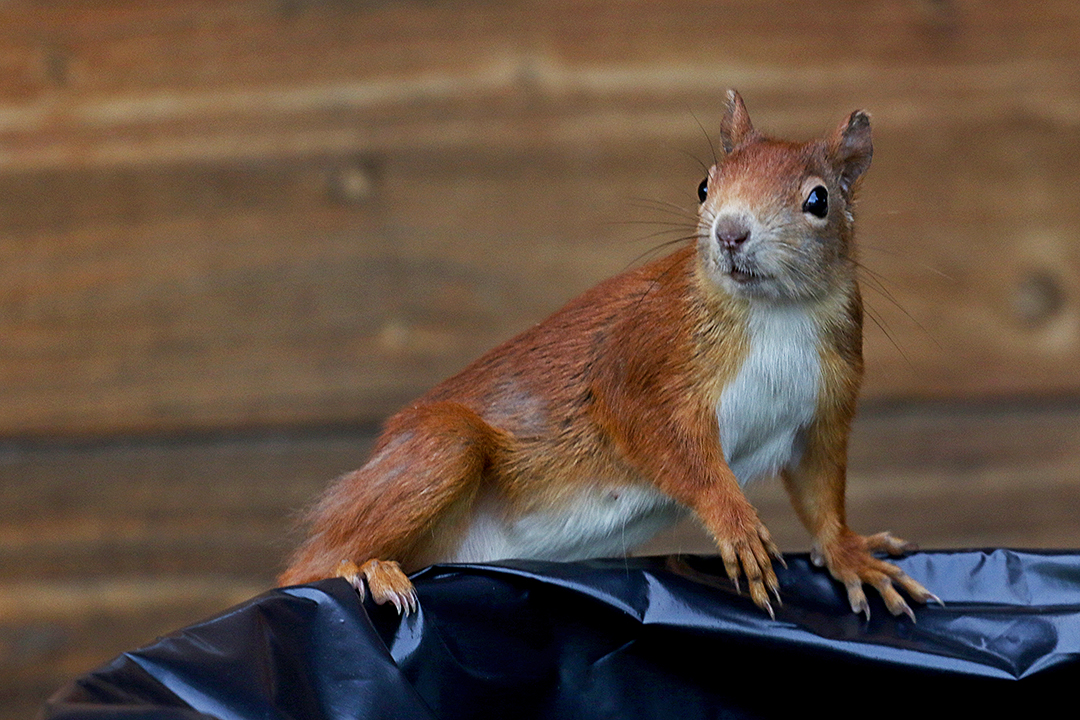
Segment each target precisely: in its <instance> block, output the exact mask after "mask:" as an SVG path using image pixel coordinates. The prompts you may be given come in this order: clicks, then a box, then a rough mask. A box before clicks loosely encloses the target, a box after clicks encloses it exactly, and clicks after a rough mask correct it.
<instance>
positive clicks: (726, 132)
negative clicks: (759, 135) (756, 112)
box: [720, 90, 754, 153]
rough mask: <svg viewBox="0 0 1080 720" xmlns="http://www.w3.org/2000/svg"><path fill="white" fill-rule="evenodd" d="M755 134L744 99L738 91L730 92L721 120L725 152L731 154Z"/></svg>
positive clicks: (721, 133)
mask: <svg viewBox="0 0 1080 720" xmlns="http://www.w3.org/2000/svg"><path fill="white" fill-rule="evenodd" d="M753 132H754V126H753V125H752V124H751V123H750V114H749V113H748V112H746V105H745V104H744V103H743V99H742V97H741V96H740V95H739V93H737V92H736V91H734V90H728V91H727V103H726V104H725V107H724V116H723V117H722V118H721V119H720V141H721V142H722V143H723V144H724V152H725V153H730V152H731V151H732V150H734V149H735V148H737V147H738V146H739V145H741V144H742V143H743V142H745V141H746V140H747V138H749V137H750V135H752V134H753Z"/></svg>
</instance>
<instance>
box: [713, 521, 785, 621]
mask: <svg viewBox="0 0 1080 720" xmlns="http://www.w3.org/2000/svg"><path fill="white" fill-rule="evenodd" d="M750 512H751V514H752V517H751V518H748V519H747V520H746V521H745V522H742V523H738V524H735V525H733V526H732V527H730V528H729V529H728V530H727V531H726V532H724V533H722V534H721V533H716V538H715V539H716V546H717V549H718V550H719V552H720V557H721V558H722V559H723V561H724V570H725V571H726V572H727V575H728V577H729V578H731V581H732V582H733V583H734V584H735V589H736V590H739V578H740V577H742V576H743V575H745V576H746V584H747V586H748V588H749V591H750V599H751V600H753V601H754V604H755V605H757V606H758V607H759V608H761V609H762V610H764V611H765V612H767V613H769V617H771V618H774V619H775V618H776V613H774V612H773V608H772V604H771V603H770V601H769V593H770V592H771V593H772V595H773V597H774V598H775V600H776V604H777V605H780V604H782V603H781V601H780V582H779V581H778V580H777V579H776V573H775V572H774V571H773V567H772V560H773V558H775V559H776V561H777V562H779V563H780V564H781V565H784V564H785V563H784V558H783V556H782V555H781V554H780V550H779V548H777V547H776V544H775V543H774V542H773V541H772V537H771V536H770V535H769V531H768V530H767V529H766V528H765V525H764V524H763V523H762V522H761V520H759V519H758V518H757V514H756V513H754V512H753V510H751V511H750Z"/></svg>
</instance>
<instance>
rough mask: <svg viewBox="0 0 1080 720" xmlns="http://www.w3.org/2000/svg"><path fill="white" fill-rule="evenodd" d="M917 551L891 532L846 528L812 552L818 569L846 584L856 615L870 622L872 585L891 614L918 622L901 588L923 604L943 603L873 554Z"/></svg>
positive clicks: (812, 558)
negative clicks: (860, 531)
mask: <svg viewBox="0 0 1080 720" xmlns="http://www.w3.org/2000/svg"><path fill="white" fill-rule="evenodd" d="M917 549H918V547H917V546H916V545H915V544H914V543H909V542H906V541H904V540H901V539H900V538H898V537H895V536H893V535H892V534H891V533H888V532H882V533H877V534H876V535H868V536H864V535H858V534H856V533H854V532H852V531H850V530H847V529H846V528H845V529H844V531H842V532H841V533H840V534H839V535H838V536H837V537H836V538H835V539H833V540H831V541H827V542H822V543H817V542H815V544H814V547H813V549H812V550H811V552H810V560H811V562H813V563H814V565H817V566H818V567H822V566H824V567H825V568H827V569H828V570H829V573H830V574H831V575H832V576H833V577H834V578H835V579H836V580H838V581H839V582H841V583H843V585H844V587H845V589H846V590H847V596H848V602H849V603H850V604H851V610H852V612H855V613H862V614H864V615H865V616H866V619H867V620H869V619H870V605H869V603H868V602H867V600H866V593H865V592H864V591H863V586H864V585H870V586H871V587H873V588H874V589H875V590H877V592H878V594H880V595H881V599H882V600H884V601H885V607H887V608H888V609H889V612H890V613H892V614H893V615H900V614H904V615H907V616H908V617H909V618H911V619H912V620H913V621H914V620H915V613H914V612H912V610H911V607H910V606H909V605H908V604H907V602H906V601H905V600H904V598H903V596H902V595H901V594H900V593H899V592H898V591H897V589H896V588H897V587H899V588H900V589H902V590H903V591H904V592H905V593H907V594H908V596H909V597H911V599H912V600H914V601H915V602H918V603H920V604H923V605H925V604H926V603H927V602H929V601H930V600H933V601H935V602H937V603H938V604H943V603H942V602H941V600H940V599H939V598H938V597H937V596H936V595H934V594H933V593H931V592H930V591H929V590H927V589H926V588H924V587H923V586H922V585H921V584H920V583H919V582H917V581H915V580H914V579H912V578H911V577H910V576H909V575H908V574H907V573H905V572H904V571H903V570H901V569H900V568H898V567H897V566H896V565H893V564H892V563H890V562H886V561H885V560H880V559H878V558H876V557H874V556H873V553H875V552H884V553H888V554H889V555H892V556H894V557H899V556H901V555H906V554H908V553H910V552H914V551H915V550H917Z"/></svg>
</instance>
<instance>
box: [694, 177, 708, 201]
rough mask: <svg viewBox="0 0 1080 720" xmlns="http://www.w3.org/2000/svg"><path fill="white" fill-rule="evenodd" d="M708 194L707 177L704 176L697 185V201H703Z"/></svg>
mask: <svg viewBox="0 0 1080 720" xmlns="http://www.w3.org/2000/svg"><path fill="white" fill-rule="evenodd" d="M708 194H709V178H705V179H704V180H702V181H701V184H700V185H698V186H697V199H698V202H699V203H703V202H705V197H706V196H707V195H708Z"/></svg>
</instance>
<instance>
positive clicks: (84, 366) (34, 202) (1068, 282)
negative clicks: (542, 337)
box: [0, 0, 1080, 434]
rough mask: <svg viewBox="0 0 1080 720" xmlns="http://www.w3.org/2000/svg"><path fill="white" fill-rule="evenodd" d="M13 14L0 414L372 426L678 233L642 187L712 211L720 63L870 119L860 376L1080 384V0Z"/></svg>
mask: <svg viewBox="0 0 1080 720" xmlns="http://www.w3.org/2000/svg"><path fill="white" fill-rule="evenodd" d="M837 18H843V22H837ZM0 20H3V22H0V36H2V37H3V38H5V39H6V40H8V41H9V42H8V43H7V45H6V46H5V47H6V49H5V51H4V52H3V54H2V55H0V198H3V199H4V202H3V203H0V263H2V265H3V267H4V268H5V272H4V273H3V274H2V275H0V337H2V338H3V340H4V342H3V343H0V433H3V434H65V433H109V432H117V431H124V432H139V431H161V430H168V429H179V428H210V427H225V426H231V427H237V426H245V425H266V424H289V423H307V422H310V423H320V422H342V421H365V422H371V421H375V420H377V419H379V418H381V417H383V416H384V415H385V414H386V413H387V412H390V411H391V410H392V409H393V408H395V407H397V406H399V405H400V404H401V403H403V402H405V401H407V400H408V399H409V397H411V396H413V395H415V394H416V393H418V392H420V391H422V390H423V389H424V388H426V387H428V386H429V385H431V384H432V383H434V382H436V381H437V380H439V379H440V378H441V377H444V376H445V375H447V374H449V373H450V372H453V371H454V370H455V369H457V368H459V367H461V366H462V365H463V364H464V363H465V362H467V361H468V360H469V359H471V358H472V357H475V356H476V355H478V354H479V353H481V352H482V351H483V350H485V349H487V348H488V347H490V346H491V345H493V344H494V343H496V342H498V341H499V340H501V339H504V338H506V337H509V336H510V335H511V334H513V333H514V332H516V331H518V330H520V329H522V328H524V327H526V326H528V325H529V324H530V323H532V322H535V321H536V320H538V319H540V318H541V317H543V316H544V315H545V314H546V313H548V312H551V311H553V310H554V309H556V308H557V307H558V306H559V305H560V304H561V303H562V302H564V301H565V300H566V299H568V298H569V297H570V296H572V295H573V294H574V293H576V292H579V291H580V290H582V289H584V288H585V287H587V286H588V285H590V284H592V283H594V282H596V281H598V280H600V279H601V278H603V277H605V276H607V275H610V274H612V273H614V272H618V271H619V270H621V269H623V268H625V267H626V266H627V265H628V264H630V263H631V262H632V261H633V260H634V259H635V258H636V257H638V256H639V255H640V254H641V253H643V252H646V251H647V250H648V249H649V248H650V247H652V246H654V245H655V244H657V243H659V242H660V241H662V240H663V239H664V237H666V236H663V235H659V236H653V237H650V236H651V235H652V234H653V233H656V232H658V231H663V230H665V229H666V226H664V225H663V223H664V222H671V221H672V220H673V217H672V216H671V215H669V214H667V213H666V212H665V211H664V210H663V209H658V208H655V207H654V208H648V207H641V206H640V205H641V203H638V202H636V201H635V199H638V198H644V199H645V201H646V202H645V204H648V203H649V202H654V201H659V202H673V203H675V204H677V205H679V206H681V207H684V208H686V210H687V211H688V212H690V213H692V212H693V206H694V200H693V190H694V188H695V187H696V184H697V181H698V179H699V176H700V174H701V169H700V167H698V165H697V164H696V162H695V160H694V159H693V158H692V157H688V156H687V154H689V155H690V156H694V157H697V158H699V159H702V160H707V159H708V158H709V155H710V150H709V148H708V143H707V141H706V139H705V138H704V136H703V133H702V130H703V129H704V130H705V131H707V132H713V133H714V134H715V123H716V117H717V114H718V108H719V104H720V97H721V95H722V90H723V88H725V87H727V86H729V85H735V86H738V87H740V88H741V89H742V91H743V93H744V96H745V97H746V99H747V102H748V103H749V105H750V108H751V112H752V114H753V116H754V118H755V120H756V121H757V123H758V124H759V125H760V126H761V127H763V128H766V129H769V130H772V131H775V132H777V133H779V134H783V135H795V136H808V135H811V134H816V133H819V132H820V131H822V130H824V129H826V128H830V127H832V126H833V125H834V124H835V123H836V122H838V121H839V119H840V118H841V117H843V116H844V115H845V114H846V113H847V112H849V111H850V110H851V109H853V108H855V107H866V108H869V109H870V110H871V111H872V112H873V113H874V122H875V138H876V155H875V164H874V167H873V168H872V170H871V172H870V174H869V176H868V178H867V182H866V186H865V188H864V193H863V199H862V204H861V208H860V212H861V221H860V222H861V240H862V245H863V248H864V251H863V255H862V258H863V262H864V264H865V265H866V266H867V278H866V287H867V290H866V296H867V300H868V304H869V305H870V308H871V311H872V313H873V315H874V318H875V320H876V321H879V322H880V323H881V325H882V326H883V329H879V328H878V327H876V326H872V327H870V329H869V331H868V342H867V356H868V361H869V374H868V382H867V387H866V396H867V397H868V398H871V399H878V400H883V399H894V400H895V399H903V398H913V397H920V398H928V397H954V398H970V397H983V398H992V397H1005V396H1015V395H1043V396H1048V395H1056V394H1069V395H1074V396H1075V395H1076V394H1077V393H1078V391H1080V374H1078V373H1077V372H1076V371H1075V368H1076V367H1077V363H1078V362H1080V309H1078V306H1077V296H1078V291H1080V257H1078V256H1077V254H1078V250H1077V247H1078V245H1077V243H1076V228H1077V227H1078V220H1080V217H1078V215H1080V202H1078V201H1080V197H1078V194H1080V191H1078V189H1077V185H1076V183H1074V182H1072V176H1073V174H1074V168H1073V165H1074V164H1075V158H1076V157H1078V156H1080V130H1078V125H1080V123H1078V121H1077V118H1078V117H1080V114H1077V113H1076V112H1075V108H1076V107H1077V104H1078V100H1080V87H1078V77H1077V75H1076V73H1075V67H1076V66H1077V63H1078V61H1080V49H1078V48H1080V44H1078V43H1077V42H1076V40H1077V39H1078V38H1080V19H1078V18H1077V17H1076V14H1075V12H1074V11H1073V9H1072V4H1071V3H1069V2H1065V1H1064V0H1061V1H1058V2H1047V3H1040V5H1039V6H1038V8H1034V9H1033V8H1031V7H1030V6H1028V5H1026V4H1023V3H1019V2H1009V3H999V4H995V5H994V7H992V8H987V7H984V6H982V5H980V4H977V3H973V2H960V1H957V2H945V3H919V2H895V3H878V4H867V3H857V2H842V1H840V0H833V1H832V2H828V3H823V4H814V5H809V4H806V3H797V2H787V1H784V2H780V1H775V2H767V3H759V4H753V5H747V4H742V3H717V4H711V5H707V6H701V5H700V4H698V3H687V2H665V3H644V2H630V3H626V2H620V3H605V2H587V3H586V2H557V3H531V2H519V3H506V4H501V5H498V6H495V5H491V4H490V3H478V2H465V3H450V2H387V3H355V4H354V3H321V2H312V3H308V2H289V3H280V2H270V1H264V2H256V1H254V0H251V1H248V2H224V1H220V2H209V1H208V2H201V3H197V4H192V3H180V2H161V3H154V4H152V5H151V4H136V3H105V4H103V3H87V2H61V3H52V4H49V6H48V7H42V6H41V5H40V4H37V3H27V2H10V3H6V4H5V5H4V6H3V7H2V8H0ZM698 120H700V122H701V125H700V126H699V124H698ZM674 221H675V222H676V223H681V222H683V219H682V218H681V217H675V218H674ZM639 222H645V223H649V222H653V223H655V224H652V225H650V224H644V225H639V224H636V223H639ZM673 230H674V232H676V233H685V232H687V230H686V229H680V228H673ZM879 282H881V283H883V284H884V285H885V286H886V291H885V292H886V293H887V294H885V293H882V292H881V291H879V289H877V288H876V285H877V284H878V283H879ZM894 301H895V302H894ZM897 306H899V307H897ZM886 335H889V336H891V339H890V338H889V337H886Z"/></svg>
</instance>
